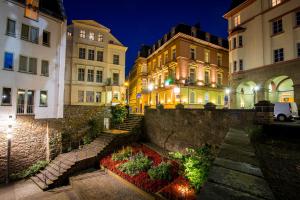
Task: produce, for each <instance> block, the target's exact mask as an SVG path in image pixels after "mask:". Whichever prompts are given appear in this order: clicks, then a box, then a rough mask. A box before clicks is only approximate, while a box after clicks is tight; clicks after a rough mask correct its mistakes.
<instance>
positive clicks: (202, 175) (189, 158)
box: [170, 145, 214, 192]
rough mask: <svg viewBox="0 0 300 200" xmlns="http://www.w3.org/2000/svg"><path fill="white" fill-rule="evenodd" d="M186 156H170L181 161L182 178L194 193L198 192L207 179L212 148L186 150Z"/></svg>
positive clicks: (176, 153) (175, 154) (178, 154)
mask: <svg viewBox="0 0 300 200" xmlns="http://www.w3.org/2000/svg"><path fill="white" fill-rule="evenodd" d="M186 151H187V154H186V155H183V154H181V153H179V152H175V153H174V152H172V153H170V156H171V157H173V158H174V159H178V160H180V161H181V164H182V170H183V173H184V176H185V177H186V178H187V179H188V180H189V182H190V184H191V185H192V186H193V187H194V188H195V190H196V191H198V192H199V191H200V189H201V187H202V185H203V184H204V183H205V181H206V180H207V177H208V172H209V169H210V167H211V164H212V161H213V158H214V156H213V153H212V148H211V146H209V145H205V146H203V147H201V148H199V149H196V150H194V149H187V150H186Z"/></svg>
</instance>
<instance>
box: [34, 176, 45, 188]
mask: <svg viewBox="0 0 300 200" xmlns="http://www.w3.org/2000/svg"><path fill="white" fill-rule="evenodd" d="M30 179H31V180H32V181H33V182H34V183H35V184H36V185H37V186H38V187H39V188H41V189H42V190H45V189H47V188H48V185H45V183H44V181H42V180H41V179H40V178H39V177H37V176H32V177H30Z"/></svg>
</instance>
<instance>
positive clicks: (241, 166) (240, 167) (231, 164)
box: [214, 158, 263, 178]
mask: <svg viewBox="0 0 300 200" xmlns="http://www.w3.org/2000/svg"><path fill="white" fill-rule="evenodd" d="M214 165H216V166H220V167H224V168H226V169H231V170H235V171H239V172H242V173H246V174H250V175H253V176H257V177H262V178H263V174H262V172H261V170H260V168H258V167H255V166H252V165H250V164H248V163H242V162H235V161H232V160H229V159H223V158H216V159H215V161H214Z"/></svg>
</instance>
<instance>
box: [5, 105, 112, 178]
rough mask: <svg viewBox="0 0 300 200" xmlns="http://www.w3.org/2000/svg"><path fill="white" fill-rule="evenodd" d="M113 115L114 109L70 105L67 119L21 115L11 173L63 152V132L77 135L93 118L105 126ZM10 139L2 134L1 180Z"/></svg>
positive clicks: (16, 132)
mask: <svg viewBox="0 0 300 200" xmlns="http://www.w3.org/2000/svg"><path fill="white" fill-rule="evenodd" d="M104 117H110V109H109V108H107V107H99V106H98V107H95V106H66V107H65V109H64V118H63V119H40V120H37V119H34V116H17V118H16V121H15V123H14V126H13V127H14V128H13V138H12V141H11V162H10V173H17V172H20V171H22V170H24V169H26V168H28V167H29V166H31V165H32V164H34V163H36V162H37V161H39V160H46V159H53V158H55V157H56V156H57V155H58V154H60V153H61V151H62V133H63V132H68V133H70V134H71V135H72V134H76V133H77V132H78V130H80V129H82V128H85V127H86V126H87V125H88V122H89V121H90V119H92V118H96V119H97V120H98V122H99V123H100V127H101V128H102V127H103V118H104ZM6 155H7V139H6V134H5V133H0V183H1V182H4V180H5V173H6V166H7V158H6V157H7V156H6Z"/></svg>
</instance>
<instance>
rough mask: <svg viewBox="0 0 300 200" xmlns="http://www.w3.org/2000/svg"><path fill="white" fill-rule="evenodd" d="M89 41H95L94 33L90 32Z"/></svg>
mask: <svg viewBox="0 0 300 200" xmlns="http://www.w3.org/2000/svg"><path fill="white" fill-rule="evenodd" d="M89 39H90V40H95V33H94V32H90V35H89Z"/></svg>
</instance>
